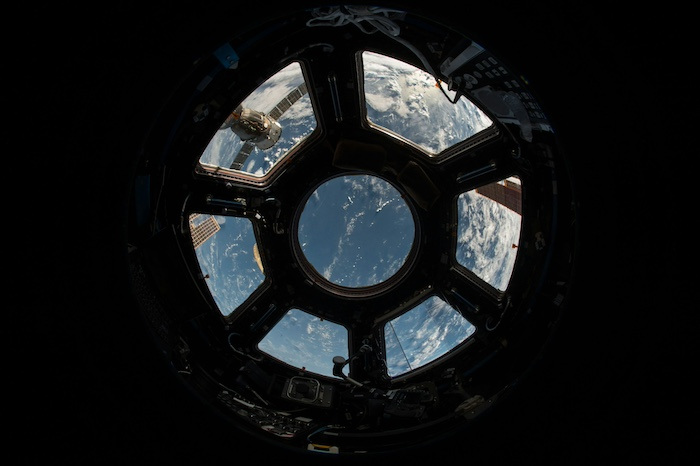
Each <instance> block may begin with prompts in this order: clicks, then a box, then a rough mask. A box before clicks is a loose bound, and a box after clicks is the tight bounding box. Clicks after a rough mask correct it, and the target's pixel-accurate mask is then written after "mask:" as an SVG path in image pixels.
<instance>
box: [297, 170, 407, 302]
mask: <svg viewBox="0 0 700 466" xmlns="http://www.w3.org/2000/svg"><path fill="white" fill-rule="evenodd" d="M415 236H416V229H415V222H414V219H413V214H412V212H411V209H410V208H409V206H408V204H406V202H405V201H404V198H403V196H402V195H401V193H400V192H399V191H398V190H397V189H396V188H395V187H394V186H392V185H391V184H390V183H388V182H387V181H386V180H384V179H382V178H379V177H376V176H372V175H345V176H339V177H336V178H332V179H330V180H328V181H326V182H324V183H322V184H321V185H320V186H319V187H318V188H316V190H315V191H314V192H313V193H312V194H311V196H309V198H308V200H307V201H306V204H305V205H304V207H303V210H302V213H301V216H300V218H299V226H298V238H299V245H300V247H301V250H302V252H303V254H304V257H305V258H306V260H307V261H308V262H309V264H311V266H312V267H313V268H314V269H315V271H316V272H317V273H318V274H319V275H320V276H322V277H323V278H325V279H326V280H328V281H329V282H331V283H333V284H335V285H338V286H343V287H348V288H362V287H369V286H373V285H377V284H380V283H382V282H384V281H386V280H388V279H389V278H391V277H392V276H393V275H394V274H395V273H396V272H397V271H398V270H399V269H400V268H401V267H402V266H403V265H404V263H405V262H406V258H407V257H408V254H409V253H410V251H411V248H412V246H413V242H414V239H415Z"/></svg>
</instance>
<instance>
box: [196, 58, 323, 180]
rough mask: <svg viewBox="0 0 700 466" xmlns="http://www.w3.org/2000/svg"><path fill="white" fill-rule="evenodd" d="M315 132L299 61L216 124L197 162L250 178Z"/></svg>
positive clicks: (268, 80)
mask: <svg viewBox="0 0 700 466" xmlns="http://www.w3.org/2000/svg"><path fill="white" fill-rule="evenodd" d="M315 129H316V117H315V114H314V109H313V106H312V105H311V99H310V97H309V95H308V90H307V87H306V81H305V80H304V74H303V73H302V70H301V66H300V65H299V63H297V62H294V63H291V64H289V65H287V66H286V67H285V68H283V69H281V70H280V71H278V72H277V73H275V74H274V75H273V76H271V77H270V78H269V79H267V80H266V81H265V82H264V83H262V84H261V85H260V86H259V87H258V88H257V89H256V90H255V91H253V92H252V93H251V94H250V95H248V97H246V98H245V99H244V100H243V102H241V103H240V105H238V106H237V107H236V108H235V109H234V110H233V112H232V113H231V114H230V115H229V116H228V117H227V118H226V120H225V121H224V122H223V123H222V124H221V126H220V128H219V130H218V131H217V132H216V134H215V135H214V137H213V138H212V139H211V141H210V142H209V144H208V145H207V147H206V149H204V152H203V153H202V155H201V157H200V159H199V163H200V164H201V165H202V166H203V167H208V168H209V169H210V170H212V169H213V170H215V169H217V168H229V169H231V170H235V171H237V172H242V173H246V174H248V175H251V176H254V177H258V178H260V177H264V176H265V175H267V174H268V173H269V172H270V171H271V170H272V169H273V168H274V167H275V166H276V165H277V164H278V163H279V162H280V161H282V159H284V158H285V157H286V156H287V155H288V154H289V153H290V151H291V150H292V149H293V148H294V147H296V146H297V145H298V144H299V143H300V142H302V141H303V140H304V139H306V138H307V137H309V135H311V133H312V132H313V131H314V130H315Z"/></svg>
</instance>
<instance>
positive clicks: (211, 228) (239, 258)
mask: <svg viewBox="0 0 700 466" xmlns="http://www.w3.org/2000/svg"><path fill="white" fill-rule="evenodd" d="M190 234H191V236H192V243H193V245H194V248H195V253H196V255H197V260H198V261H199V267H200V269H201V271H202V275H203V276H204V278H205V280H206V283H207V285H208V287H209V291H210V293H211V295H212V297H213V298H214V301H215V302H216V305H217V306H218V308H219V311H220V312H221V313H222V314H223V315H224V316H228V315H231V314H232V313H233V312H234V311H235V310H236V308H238V307H239V306H240V305H241V304H243V302H245V300H246V299H248V298H249V297H250V296H251V295H252V294H253V293H254V292H255V290H257V289H258V288H259V287H260V286H261V285H262V284H263V282H264V281H265V271H264V268H263V264H262V261H261V259H260V254H259V253H258V243H257V241H256V238H255V231H254V229H253V224H252V222H251V221H250V220H249V219H247V218H242V217H224V216H213V215H209V214H198V213H196V214H192V215H190Z"/></svg>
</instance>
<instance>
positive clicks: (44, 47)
mask: <svg viewBox="0 0 700 466" xmlns="http://www.w3.org/2000/svg"><path fill="white" fill-rule="evenodd" d="M219 3H220V4H218V5H217V2H212V1H206V2H182V3H179V4H178V5H179V6H177V7H174V6H172V5H169V4H168V2H149V3H148V4H147V5H146V4H141V3H139V2H119V1H117V2H111V3H108V4H104V5H102V4H101V5H99V6H95V5H93V6H85V7H80V8H78V7H77V6H71V7H64V6H48V5H41V4H40V3H38V4H37V3H32V4H30V5H28V6H26V7H22V8H14V9H13V8H10V9H8V10H6V13H5V15H4V19H5V21H4V22H5V26H4V27H3V31H2V38H3V41H2V55H3V58H4V62H3V64H2V74H3V78H4V82H5V84H4V92H3V97H2V99H3V108H4V111H5V121H6V122H7V123H6V124H5V128H4V131H3V133H4V140H5V143H6V146H5V148H4V150H3V156H4V157H3V160H4V162H5V165H4V169H3V173H4V175H5V177H4V178H5V183H4V186H5V189H4V191H5V203H6V205H7V206H8V207H9V212H8V211H6V214H5V227H4V228H5V231H6V236H5V238H6V240H5V244H6V246H5V247H6V250H8V251H9V254H7V256H9V257H11V258H12V260H11V261H10V263H9V264H8V267H7V270H6V276H9V277H10V280H9V283H8V282H6V283H8V286H7V287H6V288H5V305H4V306H3V307H4V312H3V313H2V315H4V316H5V320H4V321H3V323H2V325H1V326H0V327H1V328H2V332H3V335H4V336H3V342H4V343H5V344H6V345H7V348H6V350H5V352H4V360H5V361H4V362H5V364H4V368H3V369H4V370H3V377H2V380H3V384H4V385H5V388H6V389H8V390H6V391H5V393H6V394H5V395H4V396H3V400H4V403H2V418H1V419H2V420H3V424H4V425H5V427H6V429H5V433H4V434H3V443H5V444H6V446H5V450H4V451H5V452H6V458H8V459H9V462H8V463H7V464H17V465H19V464H90V465H96V464H129V465H132V464H133V465H136V464H151V465H156V464H158V465H160V464H192V465H207V464H264V465H266V464H282V463H284V462H289V461H291V462H293V463H297V462H310V463H314V464H322V463H324V462H328V463H329V464H334V463H337V462H338V461H337V460H336V459H334V458H331V457H329V456H324V455H321V456H322V457H320V458H313V461H312V460H311V459H304V460H303V461H299V460H295V459H293V458H291V457H289V456H288V455H284V454H279V453H275V452H272V451H270V450H269V448H267V447H266V446H264V445H262V444H257V443H256V442H254V441H246V442H240V441H238V442H237V440H236V439H235V438H231V436H230V434H224V433H223V431H217V429H215V428H213V426H215V425H216V423H217V422H218V421H217V420H216V419H212V418H211V416H209V415H208V414H205V413H201V412H200V411H199V410H198V409H197V406H196V405H195V404H194V403H192V402H191V401H188V398H187V397H183V394H182V393H181V392H180V390H179V389H178V388H177V387H175V386H173V385H172V384H171V383H170V381H169V379H168V377H167V375H166V373H165V370H164V369H163V368H161V367H160V365H159V362H158V358H157V356H156V355H155V354H152V353H153V350H152V349H151V348H150V347H149V346H148V345H149V342H148V340H147V338H146V337H145V332H144V331H143V330H141V329H140V328H139V327H138V326H136V325H134V322H136V320H135V319H136V317H135V315H134V314H133V312H134V311H133V306H132V304H133V303H132V302H131V298H130V296H129V293H128V277H127V276H126V274H125V273H124V272H125V270H124V265H123V264H124V237H125V236H124V235H125V228H126V225H125V221H124V218H123V216H122V215H123V210H122V209H123V207H124V202H125V199H127V196H128V185H127V183H126V182H125V180H126V179H127V178H128V173H129V169H130V167H131V165H130V161H129V157H130V155H128V154H134V152H135V146H136V144H137V143H136V139H137V137H136V136H137V135H138V134H139V131H140V130H142V129H143V128H144V125H146V124H147V122H148V118H149V117H150V116H151V115H153V114H154V112H155V111H157V108H158V104H159V101H160V100H161V99H164V98H166V97H167V95H163V94H164V93H165V91H164V90H163V83H164V82H167V80H168V76H169V75H168V74H167V73H168V72H169V71H172V70H177V69H178V66H179V67H181V68H182V67H186V63H185V62H186V59H183V58H182V57H187V56H188V54H189V53H190V52H191V51H192V50H196V45H197V41H198V40H199V39H202V40H204V39H206V34H205V33H202V32H201V31H202V30H204V29H205V24H206V21H211V22H212V23H215V24H217V25H219V26H220V25H221V24H229V23H230V25H231V27H233V28H235V27H236V24H237V22H239V21H245V20H246V18H248V17H252V16H253V15H255V14H263V13H264V12H265V11H267V10H268V9H271V8H273V7H272V5H264V6H263V5H247V6H246V7H243V6H241V5H235V4H234V3H235V2H228V3H223V2H219ZM523 3H528V2H518V3H516V2H512V3H509V2H492V4H490V6H488V7H485V6H484V5H473V6H469V5H466V6H460V8H463V9H464V10H465V11H461V12H460V11H459V8H457V6H456V4H451V5H448V4H443V5H441V6H439V7H438V6H430V7H428V6H426V5H423V6H422V11H424V12H425V14H427V15H431V14H435V15H444V16H446V17H452V18H454V17H455V16H458V15H462V16H463V17H464V21H465V23H469V22H474V25H475V26H474V28H475V29H476V30H477V31H479V32H483V33H484V34H486V32H488V33H489V34H492V35H498V34H497V33H495V32H494V31H498V29H499V28H503V42H504V43H506V42H507V41H506V40H505V39H506V38H510V39H511V41H510V42H507V43H508V45H509V46H511V47H513V48H514V49H515V50H516V52H515V53H514V55H515V56H516V57H515V58H513V60H514V61H516V62H517V60H518V58H517V57H527V60H528V63H526V64H523V65H524V66H526V68H527V69H528V70H529V72H530V73H529V79H530V81H531V82H532V83H534V84H533V85H534V86H535V88H536V89H537V90H539V91H541V93H542V94H543V95H544V96H545V97H547V96H548V95H556V96H557V97H556V98H551V99H546V98H545V101H546V102H547V103H548V104H549V111H550V112H551V113H552V115H554V116H555V117H560V118H561V121H562V122H564V121H565V122H566V124H562V125H560V128H559V131H560V136H561V138H562V141H563V143H564V144H565V145H567V146H568V147H570V148H571V151H572V154H573V156H572V158H573V166H574V167H573V168H574V174H575V178H576V180H575V181H576V183H577V187H578V189H579V190H580V199H581V206H580V207H581V218H580V227H581V238H580V241H581V248H582V255H581V257H580V261H579V263H578V264H577V268H578V270H577V275H578V278H577V283H576V284H575V286H574V291H573V296H572V303H573V304H572V309H571V310H570V312H569V313H568V314H567V316H566V318H565V319H564V322H563V326H562V330H561V332H560V333H559V335H558V339H557V341H556V342H555V344H554V347H553V351H552V352H551V353H550V355H549V357H548V358H547V360H546V361H545V362H544V363H543V364H542V366H540V368H539V371H540V374H538V383H537V384H534V385H525V386H524V387H523V388H522V390H520V391H518V392H517V395H516V396H514V397H513V398H512V399H511V400H509V401H508V403H506V404H504V406H502V407H501V408H500V409H498V410H496V412H494V413H493V414H492V415H491V416H488V417H486V418H485V419H484V420H483V422H484V424H485V426H484V429H483V430H477V431H476V432H472V433H470V435H469V438H468V439H466V438H465V439H463V441H462V440H460V441H457V440H454V441H451V442H446V443H442V444H439V445H435V447H434V448H429V449H424V450H421V451H417V452H411V453H410V454H407V455H405V456H404V455H393V456H391V457H389V458H380V459H375V461H376V462H377V464H386V463H392V464H393V463H396V464H406V463H408V464H420V463H423V464H443V463H445V464H446V463H448V462H454V463H456V464H474V465H481V464H495V465H511V464H536V465H547V464H553V465H570V464H582V465H590V464H639V463H642V462H644V464H664V465H670V464H691V463H693V464H694V463H696V462H697V458H698V454H697V453H696V452H695V451H694V448H693V447H695V444H696V443H697V441H698V440H699V439H698V428H697V422H698V421H697V410H696V409H695V404H696V398H695V394H696V392H697V389H696V386H697V384H696V382H695V373H696V372H697V370H698V359H697V354H696V353H697V349H696V347H697V345H696V332H697V330H698V325H697V317H696V313H697V312H698V311H697V310H698V305H697V286H698V284H697V283H696V279H697V265H696V264H697V262H696V260H697V258H696V256H697V254H696V250H697V249H696V248H697V239H696V238H695V235H694V234H693V233H694V231H695V229H696V228H697V227H696V226H695V225H694V221H695V220H696V218H697V215H698V212H697V208H696V200H697V189H696V185H695V183H696V178H697V169H696V168H693V167H694V165H693V162H694V161H695V159H697V157H698V146H697V144H694V145H691V144H690V142H691V140H693V142H694V140H695V134H696V132H697V127H696V124H695V123H696V121H695V119H690V116H691V115H692V116H696V115H697V85H696V75H697V72H696V71H694V65H695V61H696V60H697V51H696V49H695V47H696V45H695V43H693V42H691V36H693V34H692V32H693V31H692V25H690V24H689V23H690V21H689V20H688V13H687V12H684V11H683V9H682V8H681V6H680V5H679V4H678V5H675V4H673V3H669V2H666V3H663V2H657V3H656V4H654V5H655V7H654V10H652V9H651V8H649V9H646V8H643V7H640V6H639V5H640V4H634V6H631V7H630V8H629V9H627V8H624V7H618V8H617V9H615V10H614V11H612V10H609V9H607V6H608V5H606V4H604V3H602V2H593V3H591V2H553V1H552V2H534V4H529V5H524V4H523ZM560 3H561V4H560ZM390 4H392V5H399V6H400V4H398V3H397V2H393V3H392V2H390ZM485 8H488V11H490V12H492V13H493V12H494V11H496V12H498V13H497V14H492V15H491V16H490V17H489V18H490V19H489V21H488V22H486V20H484V22H478V21H476V20H475V18H479V17H480V16H479V12H482V10H483V9H485ZM248 15H251V16H248ZM483 17H484V18H486V16H483ZM202 18H205V20H203V19H202ZM514 25H515V26H517V27H518V28H519V30H521V31H526V32H528V33H529V35H528V37H529V38H530V39H529V40H531V41H532V42H533V43H535V44H539V45H540V46H541V47H540V48H539V49H538V50H539V52H533V50H532V47H530V45H528V44H529V43H528V41H526V40H522V41H519V42H518V41H513V40H512V39H513V37H511V36H509V35H508V32H507V31H508V30H509V26H514ZM480 28H481V29H480ZM521 37H522V36H521ZM523 59H524V58H523ZM178 60H179V61H178ZM538 70H539V71H538ZM538 73H540V74H538ZM169 84H172V83H169ZM593 102H596V103H597V105H596V106H593V105H591V104H592V103H593ZM132 157H133V156H132ZM180 398H182V400H181V399H180ZM222 443H224V444H226V445H227V448H221V447H220V445H221V444H222ZM354 462H357V463H359V461H358V460H357V459H355V460H354ZM363 462H366V463H371V462H372V461H370V460H363Z"/></svg>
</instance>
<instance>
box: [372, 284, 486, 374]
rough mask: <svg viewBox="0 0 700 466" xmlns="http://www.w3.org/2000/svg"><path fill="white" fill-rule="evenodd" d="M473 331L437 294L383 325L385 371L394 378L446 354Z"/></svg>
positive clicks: (467, 322) (473, 328)
mask: <svg viewBox="0 0 700 466" xmlns="http://www.w3.org/2000/svg"><path fill="white" fill-rule="evenodd" d="M475 331H476V327H474V326H473V325H472V324H471V323H470V322H469V321H468V320H467V319H465V318H464V317H463V316H462V314H460V313H459V312H458V311H457V310H456V309H455V308H453V307H452V306H450V305H449V304H448V303H447V302H445V301H444V300H442V299H440V298H439V297H437V296H431V297H429V298H428V299H426V300H424V301H423V302H421V303H420V304H419V305H418V306H416V307H414V308H413V309H411V310H409V311H408V312H405V313H403V314H401V315H400V316H399V317H397V318H395V319H392V320H390V321H389V322H387V323H386V324H385V325H384V342H385V348H386V365H387V373H388V374H389V376H391V377H396V376H399V375H402V374H405V373H407V372H410V371H412V370H415V369H418V368H420V367H422V366H424V365H426V364H428V363H429V362H432V361H434V360H436V359H438V358H439V357H440V356H443V355H445V354H446V353H448V352H449V351H451V350H452V349H454V348H455V347H457V346H458V345H459V344H460V343H462V342H463V341H464V340H466V339H467V338H469V337H470V336H471V335H472V334H473V333H474V332H475Z"/></svg>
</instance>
